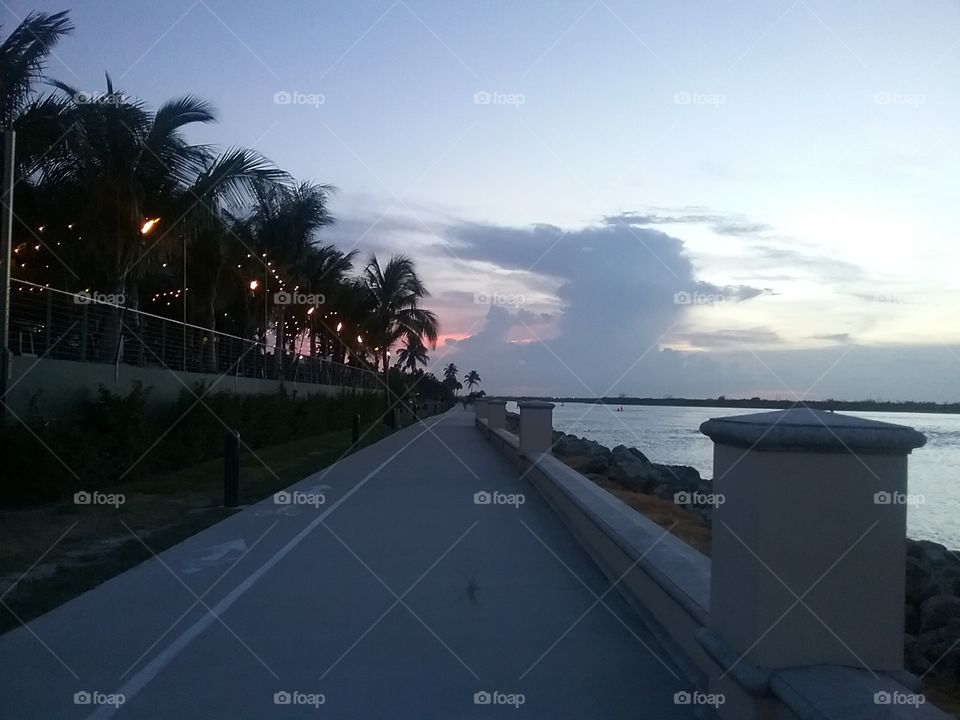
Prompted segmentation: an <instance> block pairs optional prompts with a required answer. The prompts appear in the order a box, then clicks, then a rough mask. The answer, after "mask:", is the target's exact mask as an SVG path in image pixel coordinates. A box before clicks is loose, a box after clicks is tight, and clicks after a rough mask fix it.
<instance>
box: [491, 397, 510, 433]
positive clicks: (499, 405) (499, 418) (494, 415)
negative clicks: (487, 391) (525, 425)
mask: <svg viewBox="0 0 960 720" xmlns="http://www.w3.org/2000/svg"><path fill="white" fill-rule="evenodd" d="M506 426H507V401H506V400H497V399H489V398H488V399H487V427H489V428H490V429H491V430H503V429H504V428H505V427H506Z"/></svg>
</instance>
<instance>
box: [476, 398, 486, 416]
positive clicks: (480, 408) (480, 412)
mask: <svg viewBox="0 0 960 720" xmlns="http://www.w3.org/2000/svg"><path fill="white" fill-rule="evenodd" d="M473 413H474V417H475V418H476V419H477V420H478V421H479V420H480V419H481V418H485V417H487V401H486V399H485V398H477V399H476V400H474V401H473Z"/></svg>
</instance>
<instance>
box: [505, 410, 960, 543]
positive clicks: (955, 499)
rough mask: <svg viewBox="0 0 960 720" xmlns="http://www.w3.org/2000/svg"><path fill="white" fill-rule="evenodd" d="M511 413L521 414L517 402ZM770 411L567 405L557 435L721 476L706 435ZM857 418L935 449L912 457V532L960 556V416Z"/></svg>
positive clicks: (556, 417)
mask: <svg viewBox="0 0 960 720" xmlns="http://www.w3.org/2000/svg"><path fill="white" fill-rule="evenodd" d="M507 409H508V410H512V411H513V412H517V406H516V403H510V404H509V405H508V406H507ZM767 411H768V410H765V409H758V410H750V409H745V408H692V407H649V406H639V405H624V406H623V411H621V412H618V411H617V409H616V407H615V406H612V405H588V404H583V403H566V404H565V405H563V406H561V405H560V404H557V406H556V407H555V408H554V410H553V425H554V427H555V428H556V429H557V430H562V431H564V432H566V433H572V434H574V435H579V436H581V437H588V438H590V439H592V440H596V441H597V442H599V443H601V444H603V445H606V446H607V447H611V448H612V447H613V446H615V445H626V446H628V447H630V446H632V447H636V448H638V449H640V450H641V451H642V452H643V453H644V454H645V455H646V456H647V457H648V458H650V460H651V461H653V462H661V463H670V464H674V465H690V466H692V467H695V468H696V469H697V470H699V471H700V474H701V475H703V476H704V477H712V476H713V469H712V465H713V443H712V442H711V441H710V439H709V438H707V437H706V436H705V435H701V434H700V431H699V427H700V423H702V422H703V421H705V420H709V419H710V418H713V417H723V416H725V415H743V414H747V413H751V412H767ZM848 414H850V415H857V416H859V417H864V418H869V419H871V420H881V421H883V422H891V423H897V424H899V425H909V426H911V427H913V428H916V429H917V430H919V431H920V432H922V433H924V434H925V435H926V436H927V444H926V445H925V446H924V447H922V448H920V449H919V450H915V451H914V452H913V454H912V455H910V458H909V468H910V471H909V472H910V475H909V483H910V488H909V492H910V494H911V495H921V496H923V502H922V503H920V504H917V505H911V506H910V507H908V509H907V533H908V535H909V536H910V537H912V538H917V539H924V540H935V541H936V542H940V543H943V544H945V545H946V546H947V547H949V548H951V549H960V415H941V414H932V413H882V412H856V413H854V412H851V413H848Z"/></svg>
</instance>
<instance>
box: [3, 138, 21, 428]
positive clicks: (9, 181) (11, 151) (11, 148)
mask: <svg viewBox="0 0 960 720" xmlns="http://www.w3.org/2000/svg"><path fill="white" fill-rule="evenodd" d="M16 147H17V134H16V133H15V132H13V131H12V130H8V131H7V132H5V133H4V134H3V205H2V216H0V262H2V263H3V269H2V274H0V354H2V357H0V422H2V421H3V420H4V418H5V417H6V414H7V403H6V402H5V401H4V400H3V399H2V398H5V397H6V394H7V377H8V376H9V374H10V262H11V260H10V257H11V255H10V250H11V248H12V247H13V175H14V170H15V168H14V155H15V153H16Z"/></svg>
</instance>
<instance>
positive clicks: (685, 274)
mask: <svg viewBox="0 0 960 720" xmlns="http://www.w3.org/2000/svg"><path fill="white" fill-rule="evenodd" d="M687 210H689V212H688V213H687V214H688V215H690V216H693V215H699V216H700V219H701V221H702V220H703V219H704V217H705V216H706V215H708V213H697V212H694V211H693V210H691V209H687ZM711 215H718V218H717V219H719V215H720V214H711ZM614 217H619V220H620V221H618V220H616V219H614ZM678 217H679V215H678ZM638 218H640V216H639V215H637V214H631V213H627V214H624V215H622V216H610V217H607V218H604V219H602V220H601V221H599V222H597V223H595V224H593V225H589V226H587V227H582V228H577V229H563V228H560V227H557V226H555V225H552V224H539V225H533V226H528V227H510V226H503V225H496V224H490V223H475V222H462V221H457V220H451V219H449V218H442V219H432V220H430V221H429V226H426V225H425V224H424V223H421V222H412V221H409V220H406V219H401V220H400V221H396V219H395V218H391V217H385V218H383V220H382V221H381V223H379V224H377V225H376V226H375V228H374V229H373V230H370V231H368V232H366V235H365V236H364V237H363V239H362V240H361V241H360V242H359V246H360V247H361V248H363V249H364V250H369V249H370V248H371V247H373V248H375V249H376V250H377V252H379V253H384V254H387V253H392V252H397V251H401V250H402V251H409V252H411V253H412V254H413V256H414V257H415V258H416V261H417V264H418V267H419V268H420V269H421V271H422V273H423V275H424V278H425V279H426V281H427V284H428V286H429V287H430V288H431V290H432V291H433V293H434V294H433V297H432V298H431V299H430V300H429V305H430V307H431V308H433V309H435V310H437V311H438V313H439V315H440V318H441V323H442V325H443V327H442V332H443V338H444V340H443V342H442V343H441V345H440V347H438V348H437V349H436V351H434V352H433V353H432V357H433V361H434V363H437V364H444V363H446V362H450V361H453V362H456V363H457V365H458V366H459V367H460V368H461V369H462V370H463V371H464V372H466V371H467V370H470V369H476V370H478V371H479V372H480V374H481V375H482V376H483V378H484V382H483V389H485V390H486V391H487V392H488V393H499V394H532V395H578V396H597V395H612V396H615V395H617V394H618V393H620V392H624V393H626V394H628V395H642V396H654V397H662V396H667V395H674V396H684V395H685V396H701V397H716V396H717V395H720V394H725V395H727V396H728V397H744V396H745V397H751V396H755V395H759V396H766V397H784V398H793V397H798V396H808V397H814V398H816V397H831V396H832V397H838V398H839V397H844V398H866V397H877V398H881V399H905V398H911V397H913V398H932V399H960V383H958V380H957V378H958V377H960V374H958V373H957V372H956V370H957V365H958V360H957V357H960V351H958V352H957V355H956V356H955V355H953V354H952V353H951V351H950V350H949V349H947V348H943V347H940V348H936V347H928V346H904V345H900V346H898V347H891V346H871V347H867V346H861V345H855V344H854V343H853V340H852V336H851V335H850V334H849V333H848V332H837V331H834V329H832V328H831V327H830V326H829V322H830V318H831V315H830V314H829V313H825V314H823V315H822V317H818V318H816V322H813V324H812V325H811V329H810V330H807V331H806V332H804V331H803V330H802V329H801V328H800V327H798V326H796V325H794V323H795V322H806V320H805V319H804V318H805V316H804V315H803V314H802V312H800V309H798V308H797V306H796V304H793V305H790V304H787V303H788V301H789V298H788V297H780V298H778V299H776V300H775V299H774V298H773V297H772V296H775V295H777V292H776V291H775V290H774V289H773V288H770V287H761V286H758V284H757V283H752V282H751V281H750V280H749V279H746V280H745V281H744V282H743V283H741V284H727V283H712V282H710V281H709V280H708V279H707V278H704V277H703V276H702V275H701V272H702V271H698V270H697V268H696V266H695V265H694V263H693V261H692V259H691V258H690V256H689V254H688V251H687V248H686V247H685V245H684V243H683V241H682V240H680V239H679V238H676V237H673V236H671V235H669V234H667V233H665V232H663V231H661V230H659V229H656V228H653V227H648V226H646V225H644V224H643V223H644V222H646V220H645V219H643V218H640V219H639V220H638ZM374 219H375V218H374ZM647 219H649V218H647ZM371 222H372V221H371V220H357V221H353V222H347V223H343V222H342V223H341V225H340V228H339V232H340V233H341V235H340V239H339V240H338V242H340V243H341V244H342V243H343V242H355V241H356V240H357V237H358V236H359V235H361V234H362V233H364V232H365V231H366V230H367V229H368V228H369V226H370V224H371ZM728 229H729V228H728ZM748 230H751V228H748V227H747V226H746V225H745V224H744V225H742V226H741V227H740V228H739V229H735V230H734V232H737V231H743V232H744V233H746V232H747V231H748ZM752 230H757V228H752ZM744 237H747V236H746V235H745V236H744ZM744 247H746V248H748V252H747V255H745V256H743V257H742V258H737V262H738V263H740V264H741V266H742V267H743V277H744V278H750V277H752V276H751V275H750V274H749V272H750V270H751V269H753V268H755V267H757V268H768V269H769V272H768V274H767V279H768V281H769V280H771V279H774V278H776V279H779V276H778V274H777V273H778V271H779V270H782V271H783V275H784V276H787V277H795V276H807V277H818V278H821V279H825V283H827V284H828V283H829V282H831V281H833V282H835V283H836V284H837V285H838V286H839V287H838V288H836V289H841V288H842V287H843V283H844V282H845V281H846V279H849V278H854V277H858V276H859V275H860V270H859V268H857V267H856V266H853V265H851V264H849V263H838V262H836V261H834V260H832V259H831V258H826V257H820V256H818V255H817V253H816V250H815V249H812V248H808V247H806V246H804V245H802V244H798V243H793V244H792V245H791V244H789V243H788V241H786V240H781V239H780V238H778V237H776V236H775V234H774V233H770V234H769V236H764V237H759V236H750V237H747V242H746V243H745V244H744ZM708 267H710V266H708ZM852 290H853V288H850V289H849V290H846V291H845V292H850V291H852ZM842 292H844V291H842ZM678 293H700V294H702V295H707V296H709V295H716V296H722V298H723V302H719V303H716V304H715V305H712V306H710V307H697V306H696V305H693V304H681V303H678V302H677V300H676V297H675V296H676V295H677V294H678ZM766 298H769V299H770V301H771V303H773V302H776V303H778V304H776V305H774V304H771V305H770V306H769V307H765V306H764V305H761V304H758V303H762V302H764V299H766ZM774 312H776V313H777V314H776V315H774V314H773V313H774ZM798 312H799V313H800V314H798ZM836 317H837V318H838V322H843V326H842V327H843V329H844V330H848V329H849V328H850V327H851V326H850V322H851V321H852V320H861V321H862V320H863V316H862V315H856V316H852V317H851V316H849V315H843V314H839V315H837V316H836ZM811 322H812V321H811ZM858 332H863V328H859V329H858ZM788 337H789V338H791V340H789V341H788V340H787V338H788ZM803 340H805V341H807V342H806V346H805V348H804V347H803V346H802V345H801V346H798V345H797V342H798V341H803ZM680 348H685V349H683V350H681V349H680ZM891 378H895V379H896V380H895V382H891Z"/></svg>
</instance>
